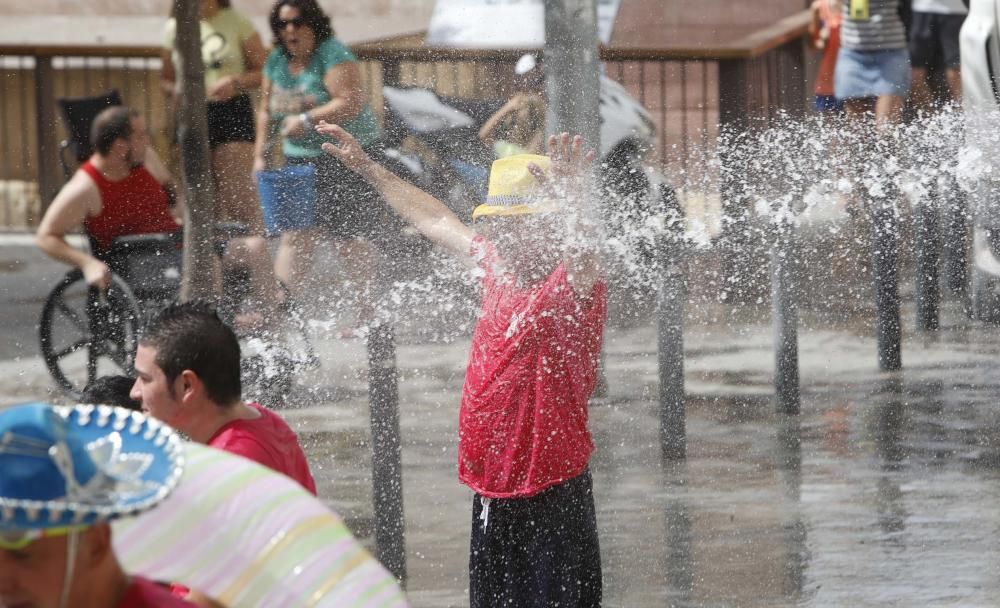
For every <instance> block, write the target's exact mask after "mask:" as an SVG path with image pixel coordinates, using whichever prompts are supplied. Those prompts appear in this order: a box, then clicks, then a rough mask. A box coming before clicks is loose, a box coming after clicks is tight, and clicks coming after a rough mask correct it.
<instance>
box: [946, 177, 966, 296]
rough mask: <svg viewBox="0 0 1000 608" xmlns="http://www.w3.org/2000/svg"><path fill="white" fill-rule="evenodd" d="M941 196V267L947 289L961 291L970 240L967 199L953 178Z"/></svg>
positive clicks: (964, 290)
mask: <svg viewBox="0 0 1000 608" xmlns="http://www.w3.org/2000/svg"><path fill="white" fill-rule="evenodd" d="M941 196H942V200H944V202H945V205H944V222H943V224H944V230H945V231H946V232H945V235H946V237H945V239H944V259H945V263H944V267H945V280H946V282H947V285H948V289H949V290H950V291H951V292H952V293H953V294H956V295H960V296H961V295H965V292H966V287H967V285H968V282H969V247H970V243H971V241H972V228H971V225H970V224H971V222H970V215H969V214H970V212H969V201H968V197H967V196H966V195H965V192H963V191H962V189H961V188H959V187H958V184H957V183H956V182H955V181H954V180H949V182H948V185H947V187H946V189H945V191H944V192H943V193H942V195H941Z"/></svg>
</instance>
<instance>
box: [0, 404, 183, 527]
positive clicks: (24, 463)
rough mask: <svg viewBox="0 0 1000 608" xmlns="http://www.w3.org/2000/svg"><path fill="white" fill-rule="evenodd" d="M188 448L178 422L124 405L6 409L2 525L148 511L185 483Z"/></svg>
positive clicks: (0, 473) (1, 442) (0, 435)
mask: <svg viewBox="0 0 1000 608" xmlns="http://www.w3.org/2000/svg"><path fill="white" fill-rule="evenodd" d="M183 454H184V453H183V449H182V443H181V440H180V438H179V437H178V435H177V434H176V433H175V432H174V431H173V430H171V429H170V427H168V426H166V425H164V424H162V423H160V422H158V421H156V420H154V419H152V418H149V417H147V416H145V415H143V414H142V413H140V412H133V411H131V410H127V409H124V408H114V407H107V406H94V405H75V406H50V405H47V404H44V403H30V404H26V405H19V406H15V407H11V408H9V409H4V410H0V529H4V528H6V529H45V528H58V527H64V526H76V525H88V524H93V523H96V522H101V521H108V520H112V519H116V518H118V517H123V516H127V515H133V514H135V513H139V512H141V511H144V510H146V509H148V508H150V507H152V506H154V505H155V504H157V503H158V502H160V501H161V500H163V499H164V498H166V497H167V495H168V494H169V493H170V491H171V490H172V489H173V488H174V486H176V485H177V482H178V481H179V480H180V477H181V473H182V471H183V468H184V457H183Z"/></svg>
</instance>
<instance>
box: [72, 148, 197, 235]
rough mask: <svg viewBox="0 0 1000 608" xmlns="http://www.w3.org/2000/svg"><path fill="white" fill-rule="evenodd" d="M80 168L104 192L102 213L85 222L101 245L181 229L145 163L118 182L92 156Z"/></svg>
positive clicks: (88, 229)
mask: <svg viewBox="0 0 1000 608" xmlns="http://www.w3.org/2000/svg"><path fill="white" fill-rule="evenodd" d="M80 170H81V171H83V172H84V173H86V174H87V175H89V176H90V179H92V180H93V181H94V184H96V185H97V191H98V192H99V193H100V195H101V213H100V214H98V215H96V216H94V217H88V218H87V219H86V220H84V222H83V225H84V227H85V228H86V230H87V234H89V235H90V236H92V237H94V240H95V241H97V245H98V247H100V248H101V249H107V248H108V247H110V246H111V241H113V240H115V239H116V238H118V237H120V236H127V235H130V234H153V233H158V232H176V231H177V230H179V229H180V226H179V225H178V224H177V221H176V220H174V218H173V217H172V216H171V215H170V204H169V201H168V200H167V193H166V192H165V191H164V190H163V186H161V185H160V182H158V181H156V178H155V177H153V174H152V173H150V172H149V171H148V170H147V169H146V168H145V167H136V168H135V169H133V170H132V172H131V173H129V174H128V177H126V178H125V179H123V180H120V181H117V182H113V181H111V180H109V179H108V178H106V177H104V175H102V174H101V172H100V171H98V170H97V169H96V168H95V167H94V165H92V164H91V163H90V161H89V160H88V161H87V162H85V163H83V164H82V165H81V166H80Z"/></svg>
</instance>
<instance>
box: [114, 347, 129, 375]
mask: <svg viewBox="0 0 1000 608" xmlns="http://www.w3.org/2000/svg"><path fill="white" fill-rule="evenodd" d="M108 356H109V357H111V360H112V361H114V362H115V365H117V366H118V367H119V368H121V370H122V371H123V372H130V371H132V370H131V369H130V366H129V364H128V356H127V355H126V354H125V351H123V350H122V349H120V348H117V349H115V350H113V351H111V352H109V353H108Z"/></svg>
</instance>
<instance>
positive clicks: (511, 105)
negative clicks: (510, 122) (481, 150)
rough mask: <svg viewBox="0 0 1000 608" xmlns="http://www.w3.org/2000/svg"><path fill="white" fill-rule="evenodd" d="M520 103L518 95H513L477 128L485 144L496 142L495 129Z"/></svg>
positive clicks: (490, 144)
mask: <svg viewBox="0 0 1000 608" xmlns="http://www.w3.org/2000/svg"><path fill="white" fill-rule="evenodd" d="M519 105H520V96H519V95H515V96H514V97H511V98H510V99H508V100H507V103H505V104H503V107H502V108H500V109H499V110H497V111H496V112H494V113H493V115H492V116H490V117H489V118H488V119H487V120H486V122H485V123H483V126H482V127H480V129H479V139H481V140H482V141H483V143H485V144H486V145H489V146H492V145H493V144H494V143H495V142H496V139H497V138H496V135H495V134H496V131H497V129H499V128H500V125H502V124H503V122H504V121H505V120H507V117H508V116H510V115H511V114H513V113H514V112H516V111H517V108H518V106H519Z"/></svg>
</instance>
